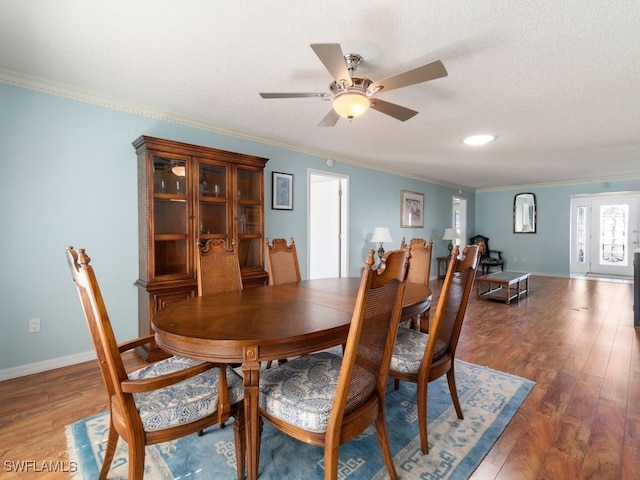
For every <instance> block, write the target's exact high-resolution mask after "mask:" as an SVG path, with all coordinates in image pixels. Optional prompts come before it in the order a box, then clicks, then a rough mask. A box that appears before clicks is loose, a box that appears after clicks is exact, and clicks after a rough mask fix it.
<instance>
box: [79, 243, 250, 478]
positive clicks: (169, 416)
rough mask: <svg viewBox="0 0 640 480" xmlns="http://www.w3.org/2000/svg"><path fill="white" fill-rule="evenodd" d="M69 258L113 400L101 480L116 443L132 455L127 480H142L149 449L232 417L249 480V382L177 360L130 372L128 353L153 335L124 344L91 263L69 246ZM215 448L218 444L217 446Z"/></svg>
mask: <svg viewBox="0 0 640 480" xmlns="http://www.w3.org/2000/svg"><path fill="white" fill-rule="evenodd" d="M67 259H68V261H69V266H70V269H71V274H72V277H73V280H74V281H75V284H76V287H77V291H78V295H79V296H80V302H81V304H82V308H83V310H84V314H85V318H86V321H87V325H88V327H89V331H90V333H91V338H92V340H93V344H94V347H95V350H96V354H97V358H98V364H99V366H100V373H101V374H102V379H103V381H104V384H105V387H106V389H107V394H108V396H109V410H110V418H109V433H108V440H107V445H106V447H105V450H104V461H103V464H102V468H101V470H100V475H99V478H100V479H104V478H106V476H107V473H108V472H109V469H110V467H111V462H112V460H113V456H114V453H115V450H116V444H117V443H118V438H119V437H122V439H123V440H124V441H125V442H127V445H128V449H129V459H128V478H129V479H130V480H141V479H142V478H143V472H144V458H145V446H146V445H152V444H156V443H161V442H166V441H169V440H174V439H176V438H179V437H183V436H186V435H189V434H191V433H196V432H198V433H200V432H201V431H202V430H203V429H204V428H207V427H209V426H211V425H215V424H220V425H221V426H222V425H223V424H224V422H225V421H226V420H227V419H228V418H229V417H230V416H234V417H235V418H236V421H235V422H234V425H233V429H234V437H235V447H236V461H237V475H238V479H242V478H244V464H245V439H244V419H243V400H242V399H243V381H242V377H240V375H238V374H237V373H235V372H234V371H233V370H232V369H230V368H227V367H225V366H219V365H215V364H211V363H205V362H200V361H195V360H189V359H186V358H182V357H178V356H173V357H170V358H167V359H164V360H161V361H159V362H157V363H154V364H149V365H147V366H145V367H143V368H141V369H139V370H136V371H134V372H131V373H127V372H126V371H125V368H124V363H123V359H122V354H123V353H124V352H127V351H129V350H131V349H133V348H136V347H138V346H141V345H145V344H148V343H149V342H151V341H152V340H153V335H149V336H146V337H142V338H139V339H136V340H132V341H129V342H125V343H123V344H120V345H118V344H117V343H116V339H115V335H114V333H113V329H112V327H111V323H110V321H109V316H108V314H107V310H106V307H105V304H104V300H103V298H102V294H101V292H100V288H99V286H98V281H97V279H96V276H95V273H94V271H93V267H92V266H91V265H89V262H90V258H89V257H88V256H87V255H86V253H85V251H84V249H79V250H78V251H76V250H74V249H73V247H67ZM211 448H212V449H213V443H212V445H211Z"/></svg>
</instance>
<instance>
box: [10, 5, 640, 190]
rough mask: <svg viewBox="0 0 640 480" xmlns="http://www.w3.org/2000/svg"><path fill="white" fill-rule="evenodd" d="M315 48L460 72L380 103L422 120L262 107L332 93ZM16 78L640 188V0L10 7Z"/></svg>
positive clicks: (346, 152)
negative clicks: (634, 180) (330, 46)
mask: <svg viewBox="0 0 640 480" xmlns="http://www.w3.org/2000/svg"><path fill="white" fill-rule="evenodd" d="M311 43H339V44H341V46H342V48H343V52H344V53H345V54H347V53H358V54H360V55H362V56H363V57H364V62H363V63H362V64H361V65H360V67H359V68H358V70H357V74H358V75H361V76H365V77H368V78H370V79H371V80H373V81H376V80H381V79H383V78H386V77H388V76H391V75H394V74H396V73H400V72H403V71H406V70H410V69H412V68H415V67H418V66H420V65H423V64H426V63H430V62H432V61H434V60H438V59H439V60H441V61H442V62H443V63H444V65H445V67H446V68H447V70H448V72H449V75H448V76H447V77H444V78H440V79H437V80H433V81H430V82H426V83H421V84H417V85H412V86H409V87H404V88H400V89H397V90H393V91H389V92H386V93H384V92H381V93H380V94H379V98H381V99H383V100H386V101H390V102H393V103H397V104H400V105H402V106H405V107H408V108H411V109H413V110H417V111H419V112H420V113H419V114H418V115H416V116H415V117H413V118H412V119H410V120H408V121H406V122H400V121H398V120H395V119H394V118H392V117H389V116H386V115H384V114H381V113H380V112H377V111H369V112H367V113H366V114H365V115H364V116H363V117H361V118H359V119H356V120H353V121H352V122H348V121H346V120H344V119H341V120H340V121H339V122H338V124H337V125H336V126H335V127H333V128H322V127H318V126H317V124H318V123H319V122H320V121H321V120H322V119H323V118H324V116H325V115H326V114H327V112H328V111H329V109H330V108H331V106H330V103H329V102H326V101H323V100H320V99H318V98H300V99H278V100H266V99H262V98H261V97H260V96H259V95H258V93H259V92H327V91H328V85H329V83H330V82H331V81H332V77H331V75H330V74H329V72H328V71H327V70H326V69H325V68H324V66H323V65H322V63H321V62H320V60H319V59H318V57H317V56H316V55H315V54H314V52H313V50H312V49H311V48H310V47H309V45H310V44H311ZM0 81H3V82H7V83H13V84H18V85H23V86H27V87H33V88H38V89H44V90H46V91H52V92H56V93H63V94H67V95H72V96H74V97H76V98H81V99H89V100H90V101H97V102H100V103H104V104H107V105H111V106H116V107H118V108H126V109H131V110H133V111H138V112H143V113H147V114H153V115H158V116H161V117H164V118H171V119H178V120H181V121H185V122H187V123H190V124H195V125H200V126H205V127H206V128H211V129H213V130H216V131H222V132H229V133H232V134H234V135H240V136H243V137H248V138H254V139H259V140H261V141H265V140H266V141H268V142H270V143H274V144H277V145H283V146H287V147H290V148H294V149H297V150H300V151H304V152H309V153H315V154H318V155H320V156H322V157H327V158H329V157H331V158H333V159H335V160H336V161H338V162H339V161H346V162H351V163H356V164H365V165H370V166H374V167H375V168H381V169H384V170H388V171H393V172H399V173H404V174H407V175H411V176H415V177H418V178H422V179H426V180H435V181H438V182H442V183H445V184H453V185H460V186H465V187H473V188H499V187H504V186H515V185H523V184H539V183H547V182H564V181H571V180H581V179H584V180H597V181H600V180H604V179H615V178H618V177H625V176H627V177H628V176H633V177H640V4H639V3H638V0H582V1H578V0H526V1H525V0H521V1H518V2H514V1H513V0H491V1H477V0H457V1H456V0H435V1H426V0H402V1H390V0H384V1H383V0H367V1H366V2H365V1H357V0H352V1H350V2H345V1H343V0H340V1H338V0H324V1H316V0H313V1H312V0H298V1H295V2H294V1H284V0H279V1H278V0H270V1H267V0H263V1H250V0H229V1H223V0H217V1H214V0H184V1H178V0H136V1H131V0H110V1H103V0H56V1H46V0H20V1H11V0H0ZM485 132H490V133H494V134H495V135H497V137H498V138H497V140H496V141H495V142H493V143H491V144H489V145H486V146H484V147H479V148H478V147H476V148H471V147H468V146H465V145H464V144H462V138H463V137H464V136H466V135H469V134H475V133H485Z"/></svg>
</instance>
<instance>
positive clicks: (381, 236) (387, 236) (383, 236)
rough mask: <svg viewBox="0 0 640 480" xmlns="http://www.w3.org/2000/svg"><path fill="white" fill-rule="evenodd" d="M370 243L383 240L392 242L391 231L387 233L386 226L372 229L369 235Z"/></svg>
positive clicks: (382, 241)
mask: <svg viewBox="0 0 640 480" xmlns="http://www.w3.org/2000/svg"><path fill="white" fill-rule="evenodd" d="M371 242H372V243H384V242H393V238H391V233H389V228H388V227H376V228H375V229H374V230H373V235H372V236H371Z"/></svg>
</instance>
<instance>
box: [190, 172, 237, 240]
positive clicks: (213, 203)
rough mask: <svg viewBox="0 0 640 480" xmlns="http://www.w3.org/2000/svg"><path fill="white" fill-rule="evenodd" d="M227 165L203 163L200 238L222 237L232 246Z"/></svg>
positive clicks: (200, 189) (200, 173)
mask: <svg viewBox="0 0 640 480" xmlns="http://www.w3.org/2000/svg"><path fill="white" fill-rule="evenodd" d="M228 190H229V188H228V185H227V167H225V166H223V165H209V164H205V163H201V164H200V166H199V176H198V205H199V211H198V221H199V224H198V238H199V239H200V241H203V242H204V241H206V240H209V239H211V238H221V239H223V240H225V241H226V242H227V246H229V247H230V246H231V238H230V235H229V223H228V219H229V203H230V202H229V199H228Z"/></svg>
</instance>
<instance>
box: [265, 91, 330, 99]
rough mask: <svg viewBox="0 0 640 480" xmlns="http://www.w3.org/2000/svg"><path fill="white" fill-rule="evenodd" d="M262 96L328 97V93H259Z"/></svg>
mask: <svg viewBox="0 0 640 480" xmlns="http://www.w3.org/2000/svg"><path fill="white" fill-rule="evenodd" d="M260 96H261V97H262V98H303V97H318V98H325V97H330V96H331V95H330V94H328V93H263V92H261V93H260Z"/></svg>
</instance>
